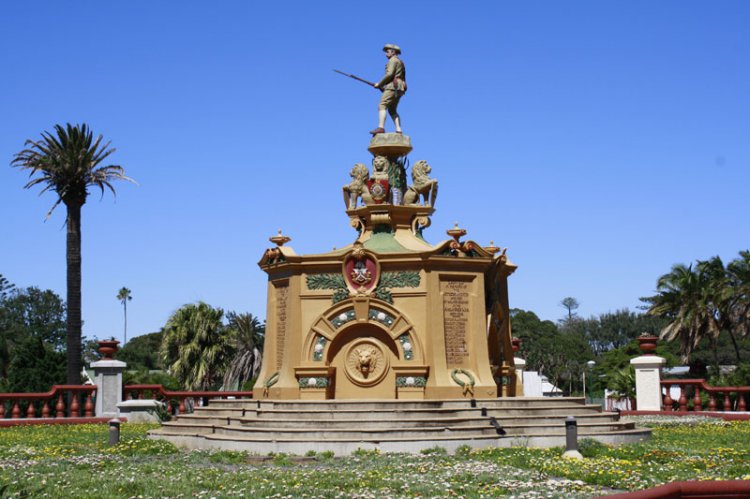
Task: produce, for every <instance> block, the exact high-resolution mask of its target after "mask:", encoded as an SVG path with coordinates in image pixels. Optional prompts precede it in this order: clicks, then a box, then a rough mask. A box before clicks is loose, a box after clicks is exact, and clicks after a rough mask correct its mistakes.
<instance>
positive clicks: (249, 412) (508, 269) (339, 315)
mask: <svg viewBox="0 0 750 499" xmlns="http://www.w3.org/2000/svg"><path fill="white" fill-rule="evenodd" d="M384 51H385V52H386V56H388V65H387V66H386V76H384V77H383V79H381V80H380V81H379V82H378V83H371V82H368V81H366V80H363V79H362V78H359V77H356V76H354V75H348V74H346V73H343V74H345V75H346V76H351V77H353V78H355V79H357V80H359V81H363V82H365V83H367V84H369V85H370V86H372V87H375V88H378V89H381V90H382V91H383V94H384V97H383V98H382V99H381V101H380V103H379V107H378V112H379V115H378V118H379V120H380V121H379V126H378V128H377V129H375V130H373V131H372V132H371V133H372V139H371V140H370V142H369V146H368V147H367V149H368V151H369V153H370V154H371V156H372V159H371V161H370V165H371V166H369V167H368V166H367V165H366V164H365V163H364V162H357V163H354V165H353V166H352V167H351V168H350V169H349V168H346V167H343V166H342V168H341V176H342V178H345V177H346V173H347V170H349V176H350V177H351V181H350V182H349V183H348V184H346V185H344V186H343V189H342V191H343V200H344V209H345V210H346V214H347V215H348V217H349V221H350V225H351V229H352V242H351V243H350V244H349V245H347V246H346V247H344V248H341V249H334V250H333V251H329V252H327V253H320V254H312V255H298V254H297V253H296V252H295V251H294V250H293V249H292V247H291V246H290V244H289V243H290V242H291V238H290V237H289V236H287V235H284V234H283V233H282V231H279V233H278V235H276V236H273V237H271V238H270V240H271V242H272V243H273V247H271V248H268V249H267V250H266V251H265V252H264V253H263V256H262V258H261V260H260V262H259V263H258V264H259V265H260V267H261V269H263V271H265V272H266V273H267V274H268V306H267V312H266V317H267V319H266V338H265V346H264V355H263V364H262V367H261V371H260V374H259V377H258V380H257V382H256V384H255V386H254V388H253V400H212V401H211V403H210V405H208V406H206V407H198V408H196V410H195V413H193V414H184V415H183V414H180V415H179V416H178V418H177V420H176V421H169V422H166V423H164V424H163V426H162V427H161V428H159V429H158V430H153V431H151V432H150V433H149V435H150V437H151V438H163V439H167V440H169V441H171V442H173V443H175V444H176V445H179V446H185V447H190V448H194V449H229V450H247V451H251V452H255V453H260V454H263V453H268V452H275V453H278V452H285V453H297V454H305V453H308V452H309V451H311V450H314V451H316V452H321V451H325V450H328V451H331V452H335V453H336V455H348V454H351V453H354V452H357V450H359V449H370V450H378V451H384V452H390V451H396V452H417V451H419V450H423V449H429V448H435V447H436V446H440V447H441V448H445V449H447V450H449V451H455V450H456V449H458V448H460V447H461V446H465V445H469V446H471V447H494V446H500V447H503V446H509V445H515V443H516V442H517V441H518V440H517V439H518V438H523V442H524V445H530V446H552V445H562V444H563V443H564V442H565V439H566V438H567V433H566V432H567V429H566V428H567V426H566V419H565V418H566V417H567V416H569V415H571V414H575V415H576V417H577V418H578V419H579V420H580V421H581V422H582V425H581V428H580V430H581V433H580V434H581V435H586V436H588V437H591V438H596V439H598V440H600V441H602V442H606V443H622V442H625V441H638V440H642V439H644V438H647V437H648V435H649V430H642V429H635V428H634V425H633V423H622V422H619V421H618V420H619V416H618V415H617V414H615V413H602V412H601V406H594V405H586V403H585V400H584V399H583V398H565V397H557V398H554V399H541V398H537V399H534V398H524V399H523V400H520V399H517V398H514V397H517V396H521V395H523V386H522V385H521V384H520V382H519V380H518V379H517V378H519V377H520V376H518V377H517V376H516V372H515V367H514V362H515V361H514V355H513V354H514V350H515V349H516V348H517V345H514V344H513V343H514V342H513V341H512V339H511V328H510V315H509V307H508V277H509V276H510V275H511V274H512V273H513V272H514V271H515V270H516V266H515V265H514V264H513V263H512V262H511V261H510V260H509V259H508V256H507V254H506V250H505V249H503V250H502V251H501V250H500V248H498V247H496V246H495V245H494V244H493V243H492V242H491V241H490V244H489V245H487V246H482V245H480V244H479V243H477V242H475V241H473V240H471V239H470V238H468V237H467V233H466V230H464V229H462V228H460V227H458V225H456V226H455V227H453V228H450V229H448V230H447V236H448V237H447V239H445V240H443V241H442V242H439V243H437V244H430V243H429V242H428V241H427V240H426V239H425V237H424V233H425V231H426V229H427V228H428V227H429V226H430V217H431V216H432V214H433V213H434V212H435V203H436V200H437V194H438V181H437V180H435V179H434V178H432V177H431V175H432V166H431V164H430V163H428V162H427V161H425V160H419V161H415V162H414V163H413V164H411V163H410V161H409V154H410V153H411V151H412V144H411V139H410V137H409V136H408V135H405V134H403V132H402V130H401V126H402V123H401V118H400V116H399V113H398V111H397V110H396V106H397V105H398V102H399V100H400V99H401V97H403V94H404V92H405V90H406V82H405V78H406V74H405V68H404V67H403V63H402V61H400V59H397V58H396V57H395V56H396V55H398V54H400V53H401V49H400V48H399V47H398V46H396V45H386V46H385V47H384ZM397 77H399V78H400V79H401V80H403V81H396V82H395V83H394V81H393V80H395V79H396V78H397ZM386 112H387V113H388V114H390V116H391V118H392V120H393V121H394V126H395V127H396V131H395V132H392V133H387V132H386V131H385V129H384V119H385V116H384V115H385V113H386ZM399 132H402V133H399ZM363 145H364V144H363ZM363 149H364V147H363ZM353 159H354V160H360V159H361V158H353ZM439 164H440V163H439V161H436V162H435V165H436V168H435V169H436V170H437V171H438V172H439V171H440V168H439V166H437V165H439ZM407 173H408V175H407ZM408 178H410V179H411V180H410V181H409V180H408ZM333 191H334V189H333V188H331V190H330V195H338V194H336V193H334V192H333ZM280 222H282V221H280ZM520 362H521V360H520V359H519V366H520Z"/></svg>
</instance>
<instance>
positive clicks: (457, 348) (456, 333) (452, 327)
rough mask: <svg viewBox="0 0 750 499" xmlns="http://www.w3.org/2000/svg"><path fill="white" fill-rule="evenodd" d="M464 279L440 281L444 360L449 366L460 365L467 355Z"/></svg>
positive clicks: (466, 311)
mask: <svg viewBox="0 0 750 499" xmlns="http://www.w3.org/2000/svg"><path fill="white" fill-rule="evenodd" d="M470 285H471V283H469V282H466V281H440V293H441V294H442V295H443V332H444V334H445V362H446V363H447V364H448V366H449V367H454V366H460V365H462V364H463V363H464V360H465V359H466V358H467V357H468V356H469V352H468V346H467V345H466V331H467V330H468V328H469V287H470Z"/></svg>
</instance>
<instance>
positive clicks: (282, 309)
mask: <svg viewBox="0 0 750 499" xmlns="http://www.w3.org/2000/svg"><path fill="white" fill-rule="evenodd" d="M288 298H289V285H288V284H284V285H282V286H278V287H277V288H276V370H277V371H278V370H280V369H281V363H282V361H283V360H284V351H285V349H286V315H287V310H286V304H287V299H288Z"/></svg>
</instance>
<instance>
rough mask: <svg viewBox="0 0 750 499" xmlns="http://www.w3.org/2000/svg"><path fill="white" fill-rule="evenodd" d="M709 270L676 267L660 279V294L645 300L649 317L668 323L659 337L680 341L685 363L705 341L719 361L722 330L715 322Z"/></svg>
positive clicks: (658, 284) (690, 266) (682, 266)
mask: <svg viewBox="0 0 750 499" xmlns="http://www.w3.org/2000/svg"><path fill="white" fill-rule="evenodd" d="M706 270H707V269H706V268H705V266H703V267H701V268H699V269H698V270H694V269H693V266H692V265H688V266H685V265H683V264H677V265H674V266H673V267H672V271H671V272H669V273H668V274H664V275H663V276H661V277H660V278H659V279H658V281H657V284H656V288H657V292H658V294H657V295H655V296H652V297H649V298H644V301H646V302H647V303H649V304H650V306H649V308H648V311H647V313H648V314H650V315H655V316H657V317H665V318H667V319H669V323H668V324H667V325H666V326H665V327H664V329H662V331H661V334H660V336H661V338H664V339H667V340H668V341H672V340H675V339H679V340H680V347H681V348H680V350H681V353H682V355H683V359H684V360H687V358H688V356H689V355H690V353H691V352H692V351H693V349H695V348H696V347H697V346H698V344H699V343H700V342H701V340H703V339H704V338H709V339H710V340H711V342H712V344H713V346H714V356H715V357H716V339H717V338H718V336H719V333H720V332H721V329H720V327H719V326H718V324H717V321H716V320H715V309H714V308H713V305H712V300H711V292H712V290H711V289H710V286H709V284H710V273H709V272H707V271H706ZM717 363H718V361H717Z"/></svg>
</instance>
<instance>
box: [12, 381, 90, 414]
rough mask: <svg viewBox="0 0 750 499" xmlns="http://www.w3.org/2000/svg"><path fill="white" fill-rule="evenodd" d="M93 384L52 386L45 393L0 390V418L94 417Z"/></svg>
mask: <svg viewBox="0 0 750 499" xmlns="http://www.w3.org/2000/svg"><path fill="white" fill-rule="evenodd" d="M94 392H96V385H54V386H53V387H52V389H51V390H50V391H48V392H46V393H0V419H6V418H10V419H37V418H43V419H61V418H80V417H84V418H91V417H93V416H94V402H93V397H94Z"/></svg>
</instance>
